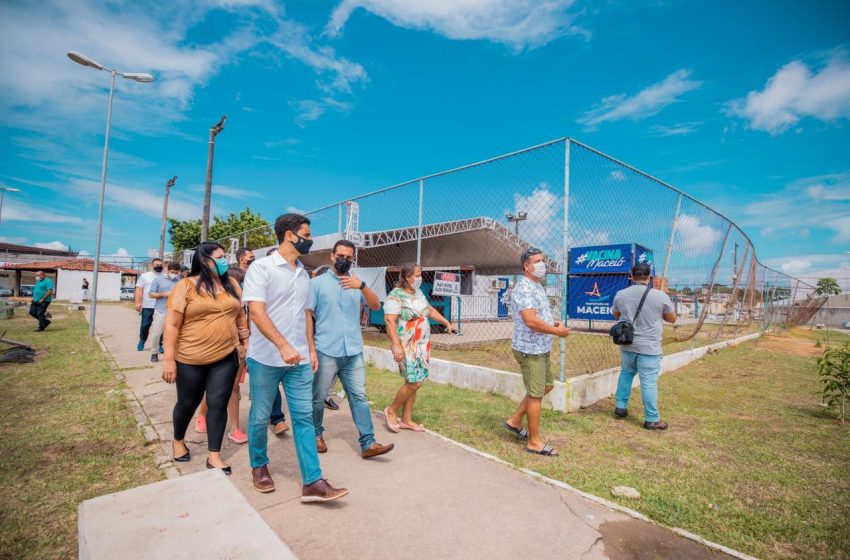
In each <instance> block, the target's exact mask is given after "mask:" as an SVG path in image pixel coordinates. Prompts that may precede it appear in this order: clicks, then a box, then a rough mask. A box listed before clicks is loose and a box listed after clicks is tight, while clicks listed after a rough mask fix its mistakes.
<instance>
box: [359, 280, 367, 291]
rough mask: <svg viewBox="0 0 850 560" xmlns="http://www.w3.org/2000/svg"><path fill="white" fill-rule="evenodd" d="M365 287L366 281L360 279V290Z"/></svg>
mask: <svg viewBox="0 0 850 560" xmlns="http://www.w3.org/2000/svg"><path fill="white" fill-rule="evenodd" d="M365 287H366V281H365V280H361V281H360V289H361V290H362V289H363V288H365Z"/></svg>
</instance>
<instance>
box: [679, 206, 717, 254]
mask: <svg viewBox="0 0 850 560" xmlns="http://www.w3.org/2000/svg"><path fill="white" fill-rule="evenodd" d="M722 238H723V233H722V232H721V231H720V230H719V229H717V228H715V227H713V226H711V225H709V224H704V223H702V222H701V221H700V219H699V217H697V216H692V215H690V214H680V215H679V218H678V220H677V221H676V240H675V242H674V244H673V247H675V248H676V250H677V251H679V252H681V253H683V254H685V255H687V256H689V257H695V256H699V255H707V254H711V253H717V252H718V249H719V247H720V243H721V241H722Z"/></svg>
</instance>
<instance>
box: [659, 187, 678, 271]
mask: <svg viewBox="0 0 850 560" xmlns="http://www.w3.org/2000/svg"><path fill="white" fill-rule="evenodd" d="M681 208H682V193H679V197H678V198H677V199H676V212H675V213H674V214H673V226H672V227H671V228H670V241H668V242H667V254H666V255H664V269H663V271H662V272H661V277H662V278H667V267H668V266H669V265H670V254H671V253H672V252H673V237H674V236H675V235H676V225H677V224H678V223H679V210H680V209H681Z"/></svg>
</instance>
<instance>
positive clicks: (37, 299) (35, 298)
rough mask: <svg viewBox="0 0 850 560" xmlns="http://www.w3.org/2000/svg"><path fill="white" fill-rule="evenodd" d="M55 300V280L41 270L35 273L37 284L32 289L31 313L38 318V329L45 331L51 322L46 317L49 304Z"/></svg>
mask: <svg viewBox="0 0 850 560" xmlns="http://www.w3.org/2000/svg"><path fill="white" fill-rule="evenodd" d="M51 301H53V280H51V279H50V278H48V277H47V275H46V274H45V273H44V272H42V271H41V270H39V271H38V272H36V273H35V286H34V287H33V289H32V303H31V304H30V315H32V316H33V317H35V318H36V319H38V330H39V332H40V331H43V330H44V329H46V328H47V325H49V324H50V320H49V319H48V318H47V317H45V315H46V314H47V306H49V305H50V302H51Z"/></svg>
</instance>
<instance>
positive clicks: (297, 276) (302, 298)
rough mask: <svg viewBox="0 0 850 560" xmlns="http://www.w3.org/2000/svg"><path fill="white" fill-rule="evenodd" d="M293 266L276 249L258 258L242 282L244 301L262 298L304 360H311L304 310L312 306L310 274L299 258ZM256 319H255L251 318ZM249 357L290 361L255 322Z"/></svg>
mask: <svg viewBox="0 0 850 560" xmlns="http://www.w3.org/2000/svg"><path fill="white" fill-rule="evenodd" d="M296 263H297V264H298V267H297V268H296V269H295V270H293V269H292V266H290V264H289V263H288V262H286V259H284V258H283V257H282V256H280V253H279V252H277V251H275V252H274V253H272V254H271V255H269V256H267V257H262V258H259V259H256V260H255V261H254V262H253V264H251V266H249V267H248V272H247V273H246V274H245V282H244V284H243V285H242V301H243V302H244V303H248V302H249V301H262V302H265V304H266V313H268V315H269V318H270V319H271V320H272V323H274V325H275V327H277V330H278V331H279V332H280V334H281V335H283V338H285V339H286V341H287V342H288V343H289V344H290V345H292V347H293V348H295V349H296V350H297V351H298V353H299V354H301V356H302V357H303V358H304V359H303V360H302V361H301V363H302V364H309V363H310V347H309V345H308V344H307V321H306V319H305V318H304V310H305V309H307V308H310V307H312V306H313V302H312V298H313V296H312V291H311V290H310V275H309V274H308V273H307V271H306V270H304V267H303V266H301V262H300V261H296ZM252 322H253V321H252ZM248 357H249V358H252V359H254V360H256V361H258V362H260V363H261V364H264V365H267V366H274V367H284V366H287V364H286V363H285V362H284V361H283V358H281V356H280V351H279V350H278V349H277V347H276V346H275V345H274V344H272V343H271V342H270V341H269V339H267V338H266V337H265V336H264V335H263V333H261V332H260V329H258V328H257V327H256V325H255V326H253V327H252V328H251V338H250V339H249V340H248Z"/></svg>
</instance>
